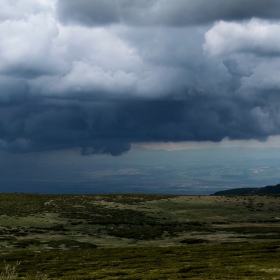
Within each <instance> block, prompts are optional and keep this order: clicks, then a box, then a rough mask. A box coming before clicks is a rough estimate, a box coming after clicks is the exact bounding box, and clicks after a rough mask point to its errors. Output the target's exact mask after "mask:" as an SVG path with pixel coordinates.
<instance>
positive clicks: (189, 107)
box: [0, 0, 280, 157]
mask: <svg viewBox="0 0 280 280" xmlns="http://www.w3.org/2000/svg"><path fill="white" fill-rule="evenodd" d="M0 6H1V7H0V37H1V41H0V149H1V151H2V152H5V153H8V154H9V153H10V154H13V157H14V156H15V155H17V154H18V155H20V154H26V155H27V154H29V153H41V154H42V153H47V152H54V151H58V152H60V151H65V150H69V151H70V150H73V149H74V150H75V151H76V150H77V149H78V150H79V154H80V155H81V156H88V155H93V156H94V154H104V155H109V156H113V157H115V156H121V155H123V154H124V153H129V151H130V149H131V147H133V146H135V145H140V146H143V147H149V148H158V147H161V148H166V149H170V148H171V149H179V148H182V149H183V148H187V147H204V146H205V145H206V146H211V145H212V146H213V145H215V146H217V145H218V146H219V145H221V146H223V145H224V144H225V143H230V144H229V146H231V145H233V146H234V145H236V143H237V144H238V143H239V144H238V145H241V146H242V145H245V146H250V145H251V144H252V145H257V146H258V145H260V146H262V147H270V146H271V145H272V146H275V145H278V144H277V143H278V140H279V135H280V113H279V112H280V102H279V101H280V95H279V94H280V91H279V89H280V44H279V42H280V2H279V1H278V0H257V1H256V0H246V1H241V0H235V1H224V0H210V1H209V0H196V1H191V0H176V1H170V0H114V1H111V0H102V1H101V0H79V1H76V0H2V1H1V4H0ZM267 140H268V141H267ZM182 143H183V144H182ZM256 143H257V144H256ZM278 146H279V145H278Z"/></svg>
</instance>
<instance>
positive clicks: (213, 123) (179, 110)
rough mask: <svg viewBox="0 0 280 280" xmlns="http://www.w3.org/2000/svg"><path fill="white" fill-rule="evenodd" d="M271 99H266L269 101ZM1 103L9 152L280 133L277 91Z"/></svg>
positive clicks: (101, 150)
mask: <svg viewBox="0 0 280 280" xmlns="http://www.w3.org/2000/svg"><path fill="white" fill-rule="evenodd" d="M268 99H270V100H271V103H269V100H268ZM48 103H49V104H46V102H45V101H44V100H32V99H30V100H29V101H23V102H18V103H10V104H5V105H4V104H2V105H1V107H0V119H1V122H0V138H1V139H2V140H1V142H0V144H1V146H2V148H3V149H6V150H8V151H11V152H29V151H46V150H56V149H57V150H59V149H66V148H72V147H81V154H82V155H90V154H111V155H113V156H117V155H120V154H122V153H124V152H127V151H128V150H129V149H130V143H133V142H153V141H156V142H157V141H174V142H177V141H204V140H210V141H221V140H222V139H223V138H224V137H225V136H227V137H229V138H230V139H252V138H254V139H260V140H264V139H266V137H267V136H269V135H274V134H277V133H280V129H279V128H280V118H279V116H278V114H277V112H278V110H279V109H280V108H279V107H280V106H278V105H277V104H279V97H278V92H274V93H273V92H271V93H266V95H261V94H260V95H259V96H258V98H254V99H250V100H246V101H245V100H244V99H240V98H237V97H236V98H233V97H230V96H221V95H219V96H214V97H213V96H211V95H209V96H208V95H201V94H198V95H195V96H191V97H189V98H187V99H185V100H172V99H169V100H168V99H165V100H130V101H112V100H111V101H106V102H103V104H100V102H92V101H91V102H89V101H88V102H79V104H76V105H71V104H70V103H69V104H68V102H65V103H64V105H57V104H56V101H55V100H54V101H52V102H51V103H53V104H50V101H49V100H48Z"/></svg>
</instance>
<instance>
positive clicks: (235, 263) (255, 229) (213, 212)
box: [0, 194, 280, 280]
mask: <svg viewBox="0 0 280 280" xmlns="http://www.w3.org/2000/svg"><path fill="white" fill-rule="evenodd" d="M0 233H1V234H0V246H1V251H0V270H1V271H2V272H1V274H0V280H2V279H6V280H7V279H10V280H12V279H27V280H28V279H37V280H44V279H69V280H78V279H83V280H89V279H204V280H205V279H254V280H255V279H275V280H276V279H280V263H279V259H280V243H279V241H280V196H278V195H244V196H171V195H134V194H131V195H129V194H126V195H124V194H119V195H118V194H116V195H38V194H1V195H0Z"/></svg>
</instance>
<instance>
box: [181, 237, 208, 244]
mask: <svg viewBox="0 0 280 280" xmlns="http://www.w3.org/2000/svg"><path fill="white" fill-rule="evenodd" d="M208 242H209V241H208V240H205V239H199V238H186V239H183V240H181V241H180V243H182V244H201V243H208Z"/></svg>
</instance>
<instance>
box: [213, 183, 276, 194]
mask: <svg viewBox="0 0 280 280" xmlns="http://www.w3.org/2000/svg"><path fill="white" fill-rule="evenodd" d="M246 194H280V184H277V185H275V186H266V187H262V188H236V189H230V190H224V191H218V192H215V193H214V194H213V195H246Z"/></svg>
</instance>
